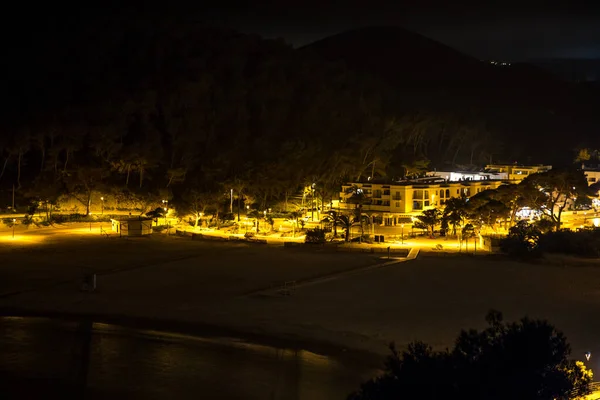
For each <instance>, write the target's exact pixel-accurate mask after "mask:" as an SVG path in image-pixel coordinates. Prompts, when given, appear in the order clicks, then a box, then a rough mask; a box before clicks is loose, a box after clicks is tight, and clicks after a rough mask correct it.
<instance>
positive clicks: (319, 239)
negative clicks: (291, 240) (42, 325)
mask: <svg viewBox="0 0 600 400" xmlns="http://www.w3.org/2000/svg"><path fill="white" fill-rule="evenodd" d="M304 243H312V244H323V243H325V231H324V230H323V229H319V228H315V229H309V230H308V231H306V237H305V238H304Z"/></svg>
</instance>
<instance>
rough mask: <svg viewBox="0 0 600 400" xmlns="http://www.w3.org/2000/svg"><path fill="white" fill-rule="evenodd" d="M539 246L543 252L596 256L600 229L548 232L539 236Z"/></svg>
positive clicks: (599, 242)
mask: <svg viewBox="0 0 600 400" xmlns="http://www.w3.org/2000/svg"><path fill="white" fill-rule="evenodd" d="M539 247H540V250H541V251H543V252H545V253H561V254H572V255H578V256H583V257H598V256H599V255H600V230H598V229H594V230H586V231H579V232H573V231H569V230H562V231H558V232H548V233H546V234H544V235H542V236H541V237H540V241H539Z"/></svg>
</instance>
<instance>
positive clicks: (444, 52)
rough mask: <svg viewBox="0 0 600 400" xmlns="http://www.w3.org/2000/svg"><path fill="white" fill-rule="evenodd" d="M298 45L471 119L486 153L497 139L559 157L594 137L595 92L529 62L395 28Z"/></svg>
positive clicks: (510, 154)
mask: <svg viewBox="0 0 600 400" xmlns="http://www.w3.org/2000/svg"><path fill="white" fill-rule="evenodd" d="M303 51H306V52H310V53H313V54H316V55H318V56H319V57H323V58H325V59H328V60H335V61H343V62H344V63H345V65H347V66H348V67H349V68H351V69H353V70H356V71H361V72H362V73H366V74H371V75H373V76H377V77H379V78H380V79H382V80H383V81H385V82H387V83H388V84H389V85H391V87H392V88H393V89H395V90H397V91H399V92H401V93H403V94H404V96H403V99H404V100H405V101H406V104H405V106H406V107H407V108H408V109H411V110H418V111H421V112H425V113H427V114H430V115H437V114H440V113H451V114H452V115H453V116H456V117H458V118H461V119H463V120H465V121H468V123H469V124H470V125H473V126H479V131H480V134H481V136H480V137H482V138H483V137H486V136H489V138H490V139H491V140H490V141H489V142H490V143H488V144H485V145H482V146H484V147H486V149H487V151H488V152H490V153H496V152H498V147H497V146H494V145H490V144H491V143H494V142H499V144H500V145H501V146H502V148H501V150H500V151H499V152H498V153H496V154H495V156H496V157H497V158H505V159H515V160H516V159H518V160H519V161H521V162H528V161H536V162H565V161H568V159H569V158H570V157H571V155H572V153H569V151H570V150H572V148H574V147H577V146H581V145H584V144H587V143H589V142H590V141H592V142H594V141H597V140H598V136H599V135H598V131H599V129H600V119H599V118H598V115H597V112H596V110H597V107H598V106H599V105H600V101H599V100H600V96H599V95H600V92H598V91H595V90H591V89H588V88H585V87H581V86H578V85H575V84H571V83H568V82H565V81H562V80H561V79H560V78H559V77H558V76H555V75H553V74H551V73H550V72H548V71H546V70H544V69H541V68H538V67H536V66H534V65H529V64H512V65H501V64H500V63H501V62H502V61H503V60H496V61H497V62H499V64H498V65H493V64H491V63H490V62H489V61H491V60H488V61H480V60H477V59H475V58H473V57H471V56H468V55H465V54H462V53H460V52H459V51H457V50H455V49H452V48H450V47H448V46H446V45H443V44H441V43H438V42H436V41H434V40H431V39H429V38H426V37H423V36H421V35H419V34H416V33H414V32H410V31H407V30H405V29H402V28H398V27H369V28H361V29H356V30H351V31H347V32H343V33H340V34H337V35H334V36H331V37H328V38H325V39H322V40H320V41H318V42H315V43H313V44H310V45H308V46H306V47H304V48H303ZM444 119H445V118H444ZM482 125H483V126H484V127H485V129H482V128H481V126H482ZM486 141H487V138H486ZM596 143H597V142H596ZM492 149H496V150H492ZM440 157H441V158H443V157H444V156H443V155H437V154H436V155H434V156H433V158H436V159H439V158H440ZM444 161H452V160H447V159H445V160H444ZM455 161H456V160H455Z"/></svg>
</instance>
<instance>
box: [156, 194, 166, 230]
mask: <svg viewBox="0 0 600 400" xmlns="http://www.w3.org/2000/svg"><path fill="white" fill-rule="evenodd" d="M162 202H163V205H164V206H165V207H163V210H164V211H165V225H166V224H167V214H168V213H169V200H163V201H162ZM157 220H158V218H157Z"/></svg>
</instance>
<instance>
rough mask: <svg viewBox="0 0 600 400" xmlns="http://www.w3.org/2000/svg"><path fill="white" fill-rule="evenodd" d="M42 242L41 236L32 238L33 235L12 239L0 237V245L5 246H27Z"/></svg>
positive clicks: (18, 236)
mask: <svg viewBox="0 0 600 400" xmlns="http://www.w3.org/2000/svg"><path fill="white" fill-rule="evenodd" d="M43 241H44V237H43V236H33V235H15V237H14V238H13V237H12V235H2V236H0V243H3V244H4V243H5V244H14V245H28V244H37V243H41V242H43Z"/></svg>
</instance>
